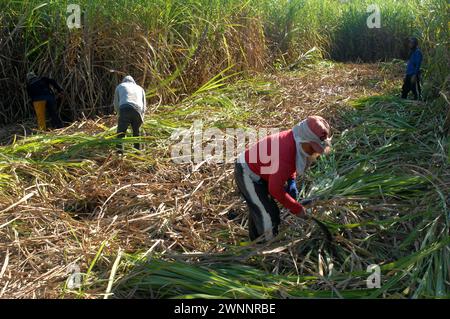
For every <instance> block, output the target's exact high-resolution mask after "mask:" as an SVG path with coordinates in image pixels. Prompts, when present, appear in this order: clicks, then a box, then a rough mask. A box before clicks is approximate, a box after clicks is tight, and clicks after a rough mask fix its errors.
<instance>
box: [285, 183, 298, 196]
mask: <svg viewBox="0 0 450 319" xmlns="http://www.w3.org/2000/svg"><path fill="white" fill-rule="evenodd" d="M286 192H287V193H288V194H289V195H291V197H292V198H294V199H297V197H298V189H297V184H296V183H295V180H294V179H292V178H290V179H288V181H287V186H286Z"/></svg>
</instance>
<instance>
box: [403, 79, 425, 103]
mask: <svg viewBox="0 0 450 319" xmlns="http://www.w3.org/2000/svg"><path fill="white" fill-rule="evenodd" d="M411 78H412V75H407V76H406V77H405V79H404V80H403V87H402V99H406V98H408V94H409V92H411V91H412V93H413V95H414V100H418V99H419V98H420V97H421V95H422V88H421V87H420V74H418V75H417V81H416V83H412V81H411Z"/></svg>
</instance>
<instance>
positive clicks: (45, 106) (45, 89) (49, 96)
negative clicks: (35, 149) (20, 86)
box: [27, 72, 63, 131]
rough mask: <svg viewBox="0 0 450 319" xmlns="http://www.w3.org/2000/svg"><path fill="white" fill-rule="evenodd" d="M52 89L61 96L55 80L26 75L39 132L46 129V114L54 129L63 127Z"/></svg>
mask: <svg viewBox="0 0 450 319" xmlns="http://www.w3.org/2000/svg"><path fill="white" fill-rule="evenodd" d="M52 89H54V90H57V91H58V94H59V95H62V92H63V89H62V87H61V86H59V84H58V83H57V82H56V81H55V80H53V79H50V78H47V77H38V76H37V75H36V74H34V73H33V72H30V73H28V75H27V91H28V95H29V96H30V98H31V101H32V102H33V107H34V110H35V112H36V117H37V122H38V127H39V130H42V131H44V130H46V128H47V125H46V113H48V114H49V115H50V119H51V122H52V126H53V127H54V128H61V127H62V126H63V124H62V122H61V119H60V118H59V116H58V112H57V108H56V98H55V94H54V93H53V90H52Z"/></svg>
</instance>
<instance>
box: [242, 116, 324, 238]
mask: <svg viewBox="0 0 450 319" xmlns="http://www.w3.org/2000/svg"><path fill="white" fill-rule="evenodd" d="M330 141H331V137H330V126H329V125H328V123H327V122H326V121H325V120H324V119H323V118H322V117H320V116H309V117H308V118H307V119H305V120H304V121H301V122H300V123H299V124H298V125H296V126H295V127H294V128H293V129H291V130H288V131H283V132H280V133H278V134H274V135H270V136H267V137H265V138H263V139H261V140H260V141H258V142H257V143H256V144H254V145H252V146H250V147H249V148H248V149H247V150H246V151H245V152H243V153H242V154H241V155H240V156H239V157H238V159H237V160H236V164H235V179H236V183H237V186H238V188H239V191H240V193H241V194H242V196H243V197H244V199H245V201H246V202H247V205H248V208H249V235H250V239H251V240H256V239H257V238H259V237H262V236H263V235H264V236H263V238H262V239H263V240H270V239H271V238H272V237H273V236H276V235H277V234H278V225H279V224H280V209H279V208H278V205H277V203H276V202H275V201H274V199H275V200H277V201H278V202H279V203H280V204H281V205H283V206H284V207H285V208H287V209H289V211H290V212H291V213H292V214H294V215H297V216H299V217H305V214H306V212H305V209H304V207H303V206H302V205H301V204H300V203H299V202H298V201H297V197H298V190H297V186H296V183H295V179H296V176H297V175H302V174H303V173H304V172H305V169H307V168H308V166H309V165H310V164H311V163H312V162H313V161H314V160H315V159H317V157H318V156H320V155H321V154H324V153H325V154H326V153H328V152H329V151H330V147H331V143H330Z"/></svg>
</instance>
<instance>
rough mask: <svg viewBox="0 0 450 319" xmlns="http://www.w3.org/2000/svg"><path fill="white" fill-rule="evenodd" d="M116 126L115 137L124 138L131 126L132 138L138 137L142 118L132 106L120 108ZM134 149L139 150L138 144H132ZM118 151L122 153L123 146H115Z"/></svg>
mask: <svg viewBox="0 0 450 319" xmlns="http://www.w3.org/2000/svg"><path fill="white" fill-rule="evenodd" d="M118 121H119V122H118V125H117V137H118V138H124V137H125V135H126V132H127V129H128V126H130V125H131V128H132V129H133V136H134V137H138V136H139V129H140V127H141V125H142V118H141V115H140V114H139V112H138V111H136V110H135V109H134V108H133V107H132V106H128V105H126V106H121V107H120V109H119V120H118ZM134 148H135V149H140V145H139V143H135V144H134ZM117 149H118V150H119V151H123V145H122V144H119V145H117Z"/></svg>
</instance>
